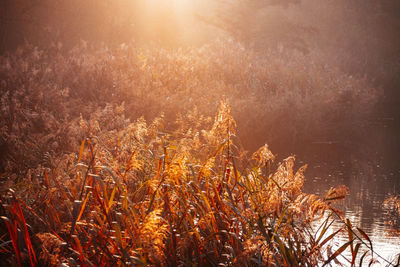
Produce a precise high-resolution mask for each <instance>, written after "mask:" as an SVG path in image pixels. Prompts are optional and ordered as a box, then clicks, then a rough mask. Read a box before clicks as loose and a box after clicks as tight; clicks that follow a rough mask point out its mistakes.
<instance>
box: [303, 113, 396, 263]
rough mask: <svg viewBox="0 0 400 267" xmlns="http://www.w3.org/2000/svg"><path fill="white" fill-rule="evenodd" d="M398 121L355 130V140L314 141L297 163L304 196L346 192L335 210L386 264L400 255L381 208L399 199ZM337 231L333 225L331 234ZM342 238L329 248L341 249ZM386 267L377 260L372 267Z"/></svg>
mask: <svg viewBox="0 0 400 267" xmlns="http://www.w3.org/2000/svg"><path fill="white" fill-rule="evenodd" d="M399 121H400V120H399V119H396V118H391V117H380V118H375V119H373V120H372V119H371V121H370V122H369V123H368V125H367V126H366V127H364V128H363V129H360V131H362V132H361V133H360V138H359V139H357V140H349V141H348V142H335V140H318V141H316V142H313V143H311V144H309V145H308V146H307V148H306V150H305V152H304V153H302V155H299V156H298V157H297V159H298V161H300V163H302V161H304V163H307V164H308V169H307V171H306V179H307V180H306V183H305V192H307V193H316V194H319V195H324V193H325V192H326V191H327V190H328V189H329V188H330V187H336V186H338V185H340V184H344V185H346V186H348V187H349V189H350V195H349V196H348V197H347V198H346V199H345V201H344V202H343V204H341V209H342V210H343V211H344V215H345V217H346V218H349V219H350V220H351V222H352V224H353V226H354V227H359V228H361V229H363V230H364V231H365V232H366V233H367V235H368V236H369V237H370V238H371V240H372V242H373V245H374V250H375V251H376V252H377V253H378V254H379V255H381V256H382V257H384V258H386V259H387V260H389V261H392V260H393V259H394V258H395V256H396V254H399V253H400V232H397V234H394V233H393V230H394V229H393V227H392V226H391V225H389V224H388V223H387V222H388V219H389V216H388V210H385V208H384V206H383V202H384V200H385V199H386V198H389V197H392V196H393V195H396V194H400V140H399V139H400V138H399V131H398V129H399V125H400V124H399ZM303 151H304V150H303ZM342 226H343V224H341V223H339V222H338V223H336V224H334V225H333V226H332V230H334V229H338V228H340V227H342ZM326 236H328V235H326ZM346 238H347V237H346V236H343V237H338V238H337V240H335V242H338V243H339V242H340V243H341V244H344V243H345V241H346ZM340 239H342V240H340ZM347 253H350V252H347ZM347 255H349V254H347ZM375 257H376V258H377V259H379V258H378V256H376V255H375ZM365 263H367V262H365ZM366 265H368V264H366ZM387 265H388V264H387V263H385V261H384V260H382V259H380V263H376V264H375V265H374V266H387Z"/></svg>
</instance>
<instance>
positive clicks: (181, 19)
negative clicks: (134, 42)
mask: <svg viewBox="0 0 400 267" xmlns="http://www.w3.org/2000/svg"><path fill="white" fill-rule="evenodd" d="M195 2H196V1H193V0H192V1H191V0H147V1H146V2H145V3H144V10H143V11H144V12H143V14H141V15H142V22H143V25H144V26H143V27H142V31H143V36H146V38H150V39H152V40H157V41H161V42H163V43H170V42H177V41H178V40H179V39H182V38H183V39H188V38H189V39H190V38H191V37H188V33H187V32H188V29H191V28H193V13H194V9H195V5H194V3H195ZM178 42H179V41H178Z"/></svg>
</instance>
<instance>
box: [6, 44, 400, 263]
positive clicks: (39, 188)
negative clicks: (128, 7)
mask: <svg viewBox="0 0 400 267" xmlns="http://www.w3.org/2000/svg"><path fill="white" fill-rule="evenodd" d="M306 62H307V64H306ZM310 62H311V63H310ZM0 92H1V94H0V101H1V110H2V112H1V113H0V148H1V149H0V175H1V176H0V177H1V180H0V182H1V184H0V190H1V191H0V192H1V195H0V203H1V205H0V216H1V218H2V219H1V220H0V223H1V226H2V227H1V230H0V261H1V262H2V263H5V264H11V265H32V266H34V265H38V266H46V265H47V266H53V265H63V266H76V265H81V266H114V265H115V266H122V265H134V266H136V265H141V266H147V265H148V266H186V265H200V266H315V265H318V264H320V265H329V264H331V263H332V262H338V261H342V262H344V263H345V264H351V265H356V264H362V263H363V261H365V262H366V260H365V259H366V258H365V256H366V255H367V254H368V255H371V256H373V255H375V254H374V251H373V246H372V243H371V242H370V240H369V238H368V236H367V235H366V234H365V233H364V232H363V231H362V229H358V228H355V227H353V226H352V225H351V222H350V221H347V220H345V218H343V216H342V215H341V213H340V211H339V210H338V209H337V208H335V202H337V201H340V200H341V199H343V198H344V197H345V195H346V194H348V189H347V188H346V187H344V186H339V187H337V188H332V189H331V190H329V191H328V192H327V193H326V195H325V196H317V195H313V194H305V193H303V192H302V186H303V183H304V179H305V177H304V172H305V170H306V166H297V165H296V162H295V157H294V156H290V157H288V158H287V159H285V160H283V161H282V162H280V163H279V162H277V161H276V158H275V155H274V154H273V153H272V152H271V151H270V149H269V147H268V146H267V145H264V146H261V148H259V149H254V150H256V152H255V153H253V154H250V153H249V152H247V151H246V149H244V146H243V145H242V144H241V142H240V141H239V140H243V139H241V138H239V137H245V139H244V143H245V145H246V148H248V147H252V146H253V147H255V146H256V145H259V144H260V143H261V142H263V141H264V140H265V139H270V140H271V142H272V143H285V142H288V143H290V142H293V140H299V141H301V140H305V138H311V137H315V136H319V135H321V134H326V133H329V132H330V131H332V129H333V128H334V129H335V131H336V133H337V132H338V131H339V130H340V129H341V130H340V131H343V132H348V130H349V129H350V128H346V127H347V126H348V125H349V124H351V123H353V122H354V119H356V118H362V117H363V116H365V115H366V114H368V112H369V111H370V109H371V107H372V106H373V104H374V102H375V101H376V99H377V96H378V95H379V90H377V89H374V88H372V87H369V86H368V83H367V82H366V81H364V80H357V79H354V78H352V77H350V76H346V75H344V74H342V73H340V72H338V71H337V70H335V69H333V68H328V67H327V66H325V67H324V66H323V65H321V64H320V63H318V62H312V61H310V59H307V58H306V57H305V56H304V55H301V54H285V53H284V52H282V51H281V52H279V51H267V52H266V53H264V54H262V55H261V54H255V53H253V52H250V51H246V50H245V49H244V48H243V47H241V46H240V45H239V44H235V43H233V42H230V41H221V42H217V43H215V44H212V45H209V46H204V47H202V48H187V49H180V50H166V49H155V48H151V49H150V48H138V47H135V46H134V45H121V46H120V47H119V48H117V49H114V50H110V49H108V48H106V47H102V48H98V49H91V48H90V47H87V44H86V43H82V44H81V46H79V47H77V48H75V49H73V50H71V51H68V52H65V51H62V50H61V46H60V45H55V46H53V47H51V48H49V49H47V50H40V49H38V48H35V47H29V46H26V47H22V48H19V49H18V50H17V51H16V52H15V53H12V54H6V55H2V56H1V57H0ZM221 101H222V102H221ZM227 103H229V105H228V104H227ZM218 107H219V108H218ZM231 108H232V114H233V116H232V115H231V111H230V109H231ZM215 114H216V115H215ZM344 115H346V116H344ZM233 117H236V118H238V120H237V122H236V121H235V120H234V119H233ZM342 118H346V119H345V120H343V124H340V123H339V124H338V121H341V120H342ZM353 126H354V125H353ZM237 129H238V130H237ZM240 129H242V130H240ZM346 129H347V130H346ZM246 140H247V141H246ZM324 216H325V217H324ZM321 218H326V219H324V220H323V221H322V222H321V223H320V224H321V227H320V228H319V229H317V230H315V228H314V227H312V224H313V223H315V220H318V219H321ZM334 219H335V220H337V219H339V220H342V221H343V228H342V229H339V230H337V231H336V232H333V233H330V231H329V230H330V226H331V221H332V220H334ZM328 233H329V234H328ZM338 234H346V235H347V236H348V241H347V242H346V243H344V244H341V245H340V246H339V247H338V248H337V249H336V248H334V246H333V245H332V240H333V239H334V237H335V236H336V235H338ZM360 248H364V250H363V254H362V255H361V254H360V251H361V250H360ZM345 250H351V255H352V256H351V257H352V258H351V259H346V258H343V257H342V253H343V251H345ZM364 251H365V252H364ZM374 259H376V257H375V258H374V257H372V260H374ZM388 264H389V265H394V264H392V263H388Z"/></svg>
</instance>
